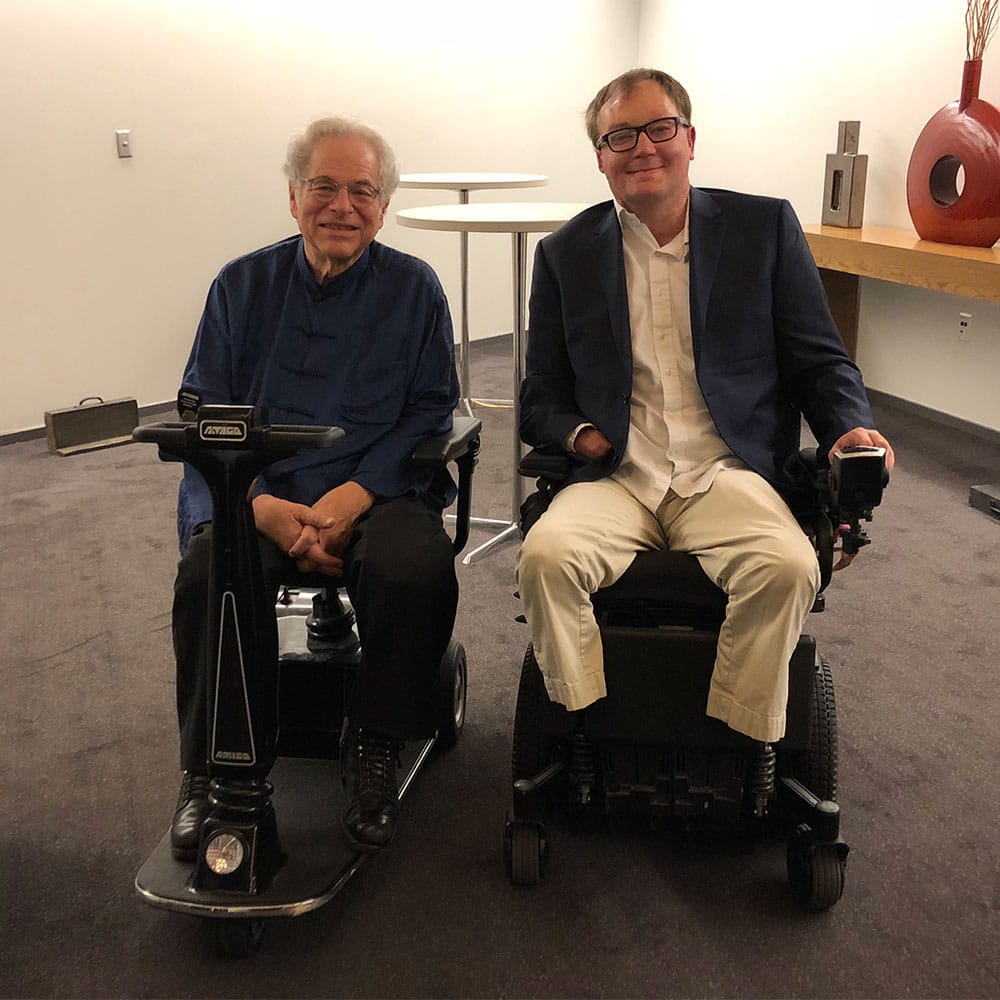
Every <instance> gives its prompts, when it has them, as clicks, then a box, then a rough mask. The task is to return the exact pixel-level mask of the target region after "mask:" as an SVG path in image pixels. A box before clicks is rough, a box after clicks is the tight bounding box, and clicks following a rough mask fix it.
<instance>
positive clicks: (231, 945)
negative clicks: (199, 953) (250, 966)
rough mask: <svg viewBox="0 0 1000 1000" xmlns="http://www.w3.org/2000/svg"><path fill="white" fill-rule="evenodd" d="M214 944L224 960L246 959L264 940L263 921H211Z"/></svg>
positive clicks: (250, 918)
mask: <svg viewBox="0 0 1000 1000" xmlns="http://www.w3.org/2000/svg"><path fill="white" fill-rule="evenodd" d="M212 923H213V924H215V943H216V945H217V946H218V949H219V951H220V952H221V953H222V954H223V955H224V956H225V957H226V958H246V957H247V955H249V954H251V953H252V952H255V951H256V950H257V949H258V948H259V947H260V945H261V942H262V941H263V940H264V921H263V920H261V919H260V918H253V917H233V918H222V919H213V920H212Z"/></svg>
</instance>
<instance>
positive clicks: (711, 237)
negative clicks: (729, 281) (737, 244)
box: [688, 187, 726, 361]
mask: <svg viewBox="0 0 1000 1000" xmlns="http://www.w3.org/2000/svg"><path fill="white" fill-rule="evenodd" d="M725 228H726V227H725V223H724V222H723V219H722V213H721V212H720V210H719V207H718V205H716V203H715V200H714V199H713V198H712V196H711V195H710V194H708V193H707V192H705V191H702V190H700V189H699V188H694V187H693V188H691V208H690V213H689V216H688V240H689V243H690V248H689V252H690V265H691V278H690V280H691V339H692V341H693V346H694V356H695V360H696V361H697V360H698V357H699V355H700V353H701V341H702V338H703V336H704V333H705V319H706V317H707V315H708V303H709V300H710V299H711V296H712V285H713V284H714V282H715V272H716V268H717V267H718V265H719V255H720V254H721V253H722V236H723V234H724V232H725Z"/></svg>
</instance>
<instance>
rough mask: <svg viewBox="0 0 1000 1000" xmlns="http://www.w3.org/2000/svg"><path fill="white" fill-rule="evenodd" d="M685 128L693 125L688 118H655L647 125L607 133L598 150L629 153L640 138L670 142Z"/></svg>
mask: <svg viewBox="0 0 1000 1000" xmlns="http://www.w3.org/2000/svg"><path fill="white" fill-rule="evenodd" d="M682 125H683V126H684V128H690V127H691V123H690V122H689V121H688V120H687V119H686V118H680V117H678V116H677V115H674V116H672V117H670V118H655V119H654V120H653V121H651V122H646V124H645V125H630V126H629V127H628V128H616V129H612V130H611V131H610V132H607V133H605V134H604V135H602V136H601V138H600V139H598V140H597V146H596V148H597V149H600V148H601V146H607V147H608V149H610V150H611V152H612V153H627V152H628V151H629V150H630V149H635V147H636V146H637V145H638V144H639V136H640V135H644V134H645V135H647V136H648V137H649V141H650V142H670V140H671V139H673V137H674V136H675V135H677V130H678V129H679V128H680V127H681V126H682Z"/></svg>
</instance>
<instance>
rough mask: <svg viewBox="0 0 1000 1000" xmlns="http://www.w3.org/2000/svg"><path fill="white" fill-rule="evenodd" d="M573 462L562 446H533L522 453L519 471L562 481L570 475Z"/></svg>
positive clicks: (526, 474) (557, 481)
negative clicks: (525, 452) (524, 453)
mask: <svg viewBox="0 0 1000 1000" xmlns="http://www.w3.org/2000/svg"><path fill="white" fill-rule="evenodd" d="M572 464H573V460H572V459H571V458H570V457H569V455H567V454H566V452H565V451H563V450H562V448H554V447H551V446H545V447H542V448H532V449H531V451H529V452H528V453H527V454H526V455H522V456H521V461H520V462H519V463H518V466H517V471H518V472H519V473H520V474H521V475H522V476H527V477H529V478H532V479H548V480H549V481H550V482H553V483H561V482H562V481H563V480H564V479H566V478H567V477H568V476H569V473H570V469H571V467H572Z"/></svg>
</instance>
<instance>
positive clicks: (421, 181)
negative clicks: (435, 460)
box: [399, 171, 549, 417]
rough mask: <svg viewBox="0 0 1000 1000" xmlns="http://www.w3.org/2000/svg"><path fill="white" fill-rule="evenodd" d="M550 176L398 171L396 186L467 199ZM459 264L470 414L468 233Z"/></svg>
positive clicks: (463, 369)
mask: <svg viewBox="0 0 1000 1000" xmlns="http://www.w3.org/2000/svg"><path fill="white" fill-rule="evenodd" d="M548 182H549V179H548V177H546V176H545V175H544V174H510V173H479V172H469V171H464V172H459V171H455V172H451V173H430V174H401V175H400V177H399V186H400V187H403V188H424V189H432V188H433V189H436V190H439V191H440V190H446V191H457V192H458V203H459V204H460V205H467V204H468V203H469V192H470V191H488V190H501V189H506V188H529V187H544V186H545V185H546V184H548ZM459 253H460V258H459V259H460V264H461V270H460V273H461V295H462V315H461V322H460V326H459V350H458V377H459V381H460V382H461V386H462V408H463V409H464V410H465V412H466V413H467V414H468V415H469V416H470V417H471V416H472V390H471V389H470V387H469V234H468V232H466V231H463V232H462V233H461V234H460V237H459ZM480 402H483V403H501V404H504V403H508V404H509V400H495V399H484V400H481V401H480Z"/></svg>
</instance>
